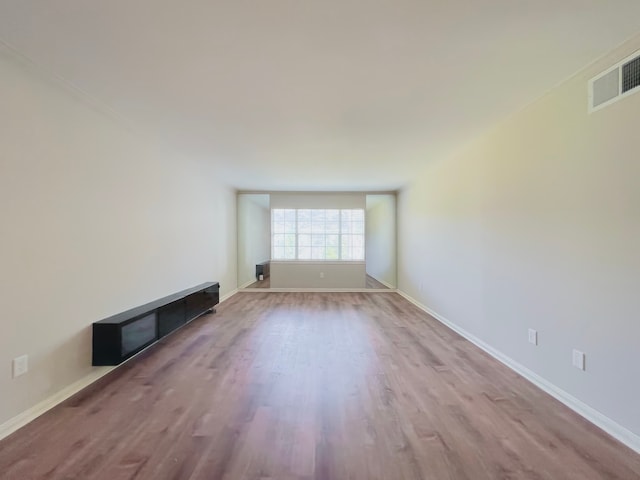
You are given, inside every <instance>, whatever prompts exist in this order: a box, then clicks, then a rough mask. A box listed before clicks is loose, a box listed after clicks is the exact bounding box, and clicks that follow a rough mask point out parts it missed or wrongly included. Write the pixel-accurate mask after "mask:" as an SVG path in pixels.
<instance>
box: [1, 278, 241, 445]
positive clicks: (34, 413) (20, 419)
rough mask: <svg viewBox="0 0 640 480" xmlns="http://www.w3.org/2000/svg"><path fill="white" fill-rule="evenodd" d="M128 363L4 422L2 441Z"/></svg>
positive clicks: (96, 370)
mask: <svg viewBox="0 0 640 480" xmlns="http://www.w3.org/2000/svg"><path fill="white" fill-rule="evenodd" d="M236 293H238V289H235V290H232V291H231V292H229V293H227V294H226V295H225V296H223V297H221V298H220V303H222V302H224V301H225V300H229V299H230V298H231V297H233V296H234V295H235V294H236ZM145 350H146V349H145ZM142 351H144V350H142ZM139 353H142V352H139ZM139 353H138V354H139ZM138 354H136V355H134V356H133V357H131V358H129V359H127V361H129V360H131V359H132V358H135V357H136V356H137V355H138ZM127 361H125V362H123V363H121V364H120V365H116V366H113V367H93V370H92V371H91V373H90V374H88V375H87V376H85V377H83V378H81V379H80V380H78V381H77V382H74V383H72V384H71V385H69V386H67V387H65V388H63V389H62V390H60V391H59V392H57V393H54V394H53V395H51V396H50V397H49V398H46V399H44V400H43V401H41V402H40V403H38V404H36V405H34V406H33V407H31V408H29V409H27V410H25V411H24V412H22V413H20V414H18V415H16V416H15V417H13V418H10V419H9V420H7V421H6V422H4V423H3V424H2V425H0V440H2V439H3V438H5V437H8V436H9V435H11V434H12V433H13V432H15V431H16V430H18V429H20V428H22V427H24V426H25V425H27V424H28V423H30V422H32V421H33V420H35V419H36V418H38V417H39V416H40V415H42V414H43V413H45V412H47V411H48V410H51V409H52V408H53V407H55V406H56V405H58V404H60V403H62V402H64V401H65V400H66V399H67V398H70V397H72V396H73V395H75V394H76V393H78V392H79V391H80V390H82V389H83V388H86V387H88V386H89V385H91V384H92V383H93V382H95V381H97V380H99V379H100V378H102V377H104V376H105V375H106V374H107V373H109V372H111V371H112V370H114V369H116V368H118V367H120V366H122V365H124V364H125V363H127Z"/></svg>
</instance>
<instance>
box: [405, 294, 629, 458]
mask: <svg viewBox="0 0 640 480" xmlns="http://www.w3.org/2000/svg"><path fill="white" fill-rule="evenodd" d="M397 293H399V294H400V295H401V296H402V297H404V298H406V299H407V300H408V301H409V302H411V303H413V304H414V305H415V306H416V307H418V308H419V309H421V310H423V311H425V312H426V313H428V314H429V315H431V316H432V317H433V318H435V319H436V320H438V321H439V322H440V323H442V324H443V325H446V326H447V327H449V328H450V329H451V330H453V331H454V332H456V333H458V334H460V335H461V336H463V337H464V338H466V339H467V340H469V341H470V342H471V343H473V344H474V345H476V346H477V347H479V348H481V349H482V350H484V351H485V352H487V353H488V354H489V355H491V356H492V357H493V358H495V359H496V360H498V361H499V362H501V363H503V364H504V365H506V366H507V367H509V368H510V369H511V370H513V371H515V372H516V373H518V374H520V375H521V376H523V377H524V378H526V379H527V380H529V381H530V382H531V383H533V384H534V385H536V386H537V387H538V388H540V389H541V390H543V391H545V392H546V393H548V394H549V395H551V396H552V397H554V398H555V399H556V400H559V401H560V402H562V403H564V404H565V405H566V406H567V407H569V408H570V409H571V410H573V411H574V412H576V413H577V414H579V415H580V416H582V417H584V418H586V419H587V420H589V421H590V422H591V423H593V424H594V425H596V426H597V427H599V428H601V429H602V430H604V431H605V432H607V433H608V434H609V435H611V436H612V437H614V438H616V439H617V440H619V441H620V442H622V443H624V444H625V445H626V446H628V447H629V448H631V449H632V450H635V451H636V452H637V453H640V436H639V435H636V434H635V433H633V432H632V431H630V430H628V429H627V428H625V427H623V426H622V425H620V424H619V423H617V422H615V421H614V420H612V419H610V418H609V417H607V416H606V415H604V414H602V413H600V412H599V411H597V410H596V409H594V408H593V407H590V406H589V405H587V404H586V403H584V402H582V401H581V400H579V399H577V398H576V397H574V396H573V395H571V394H569V393H567V392H566V391H564V390H563V389H561V388H560V387H558V386H557V385H554V384H553V383H551V382H550V381H548V380H546V379H545V378H543V377H541V376H540V375H538V374H537V373H535V372H533V371H532V370H529V369H528V368H527V367H525V366H524V365H522V364H520V363H518V362H516V361H515V360H513V359H512V358H510V357H508V356H506V355H505V354H503V353H502V352H500V351H498V350H496V349H495V348H493V347H492V346H491V345H489V344H487V343H485V342H484V341H482V340H481V339H479V338H478V337H476V336H475V335H473V334H472V333H469V332H468V331H466V330H465V329H463V328H461V327H459V326H457V325H456V324H455V323H453V322H451V321H450V320H447V319H446V318H444V317H443V316H442V315H440V314H438V313H437V312H435V311H433V310H431V309H430V308H429V307H427V306H426V305H423V304H422V303H420V302H418V301H417V300H415V299H414V298H412V297H411V296H410V295H408V294H407V293H405V292H403V291H401V290H397Z"/></svg>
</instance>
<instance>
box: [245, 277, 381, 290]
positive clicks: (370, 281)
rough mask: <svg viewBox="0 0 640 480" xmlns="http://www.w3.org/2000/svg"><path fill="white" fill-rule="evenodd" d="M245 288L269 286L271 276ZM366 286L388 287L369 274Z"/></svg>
mask: <svg viewBox="0 0 640 480" xmlns="http://www.w3.org/2000/svg"><path fill="white" fill-rule="evenodd" d="M245 288H271V277H267V278H265V279H264V280H258V281H257V282H254V283H252V284H251V285H247V286H246V287H245ZM366 288H376V289H388V288H389V287H387V286H386V285H384V284H382V283H380V282H379V281H378V280H376V279H375V278H373V277H372V276H371V275H367V285H366Z"/></svg>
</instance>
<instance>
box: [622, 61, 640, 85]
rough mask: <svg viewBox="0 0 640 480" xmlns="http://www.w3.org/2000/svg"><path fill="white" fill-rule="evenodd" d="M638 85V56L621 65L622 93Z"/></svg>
mask: <svg viewBox="0 0 640 480" xmlns="http://www.w3.org/2000/svg"><path fill="white" fill-rule="evenodd" d="M637 86H640V57H638V58H635V59H633V60H631V61H630V62H629V63H625V64H624V65H623V66H622V93H625V92H628V91H629V90H631V89H632V88H636V87H637Z"/></svg>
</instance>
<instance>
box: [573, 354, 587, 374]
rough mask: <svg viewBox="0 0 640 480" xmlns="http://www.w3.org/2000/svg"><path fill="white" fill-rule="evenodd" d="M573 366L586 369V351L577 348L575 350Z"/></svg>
mask: <svg viewBox="0 0 640 480" xmlns="http://www.w3.org/2000/svg"><path fill="white" fill-rule="evenodd" d="M573 366H574V367H576V368H579V369H580V370H584V369H585V362H584V352H581V351H580V350H575V349H574V350H573Z"/></svg>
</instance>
